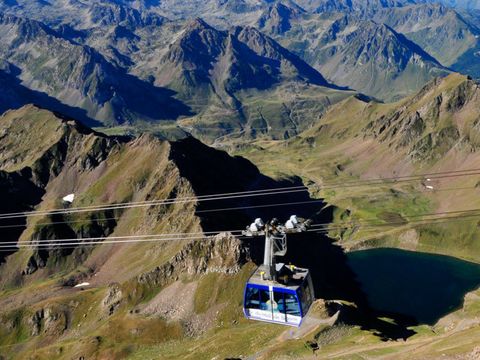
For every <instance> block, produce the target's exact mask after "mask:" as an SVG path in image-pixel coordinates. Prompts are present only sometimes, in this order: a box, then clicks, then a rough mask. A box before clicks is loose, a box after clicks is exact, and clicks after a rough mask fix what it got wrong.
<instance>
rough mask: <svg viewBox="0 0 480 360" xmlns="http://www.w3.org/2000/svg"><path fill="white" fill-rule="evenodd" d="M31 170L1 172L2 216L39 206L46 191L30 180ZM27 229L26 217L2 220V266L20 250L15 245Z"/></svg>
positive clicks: (0, 221)
mask: <svg viewBox="0 0 480 360" xmlns="http://www.w3.org/2000/svg"><path fill="white" fill-rule="evenodd" d="M29 171H30V169H26V170H24V171H22V172H14V173H8V172H5V171H0V199H2V200H1V201H0V216H1V214H5V213H16V212H22V211H28V210H30V209H31V208H32V206H34V205H36V204H38V203H39V202H40V200H41V198H42V196H43V194H44V190H42V189H40V188H39V187H37V186H35V185H34V184H33V183H32V182H31V181H30V180H29V179H30V177H31V174H30V173H29ZM25 228H26V217H24V216H20V217H16V218H12V219H0V246H2V249H1V251H0V264H2V263H3V262H4V261H5V258H6V257H7V256H8V255H10V254H13V253H14V252H16V251H17V250H18V248H17V247H16V245H12V246H10V243H15V244H16V242H17V241H18V238H19V237H20V235H21V234H22V232H23V231H24V230H25Z"/></svg>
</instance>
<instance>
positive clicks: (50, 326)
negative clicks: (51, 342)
mask: <svg viewBox="0 0 480 360" xmlns="http://www.w3.org/2000/svg"><path fill="white" fill-rule="evenodd" d="M69 318H70V315H69V312H68V310H67V309H62V307H60V306H47V307H45V308H41V309H39V310H37V311H36V312H35V313H34V314H33V315H31V316H30V317H27V318H26V320H25V321H26V325H27V327H28V328H29V329H30V335H31V336H38V335H40V334H41V333H44V334H46V335H49V336H59V335H61V334H63V332H65V331H66V330H67V329H68V326H69Z"/></svg>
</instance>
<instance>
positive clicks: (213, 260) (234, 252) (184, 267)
mask: <svg viewBox="0 0 480 360" xmlns="http://www.w3.org/2000/svg"><path fill="white" fill-rule="evenodd" d="M246 259H247V253H246V250H245V248H243V247H242V243H241V241H240V240H239V239H237V238H235V237H234V236H233V235H231V234H226V233H222V234H219V235H217V236H215V237H213V238H209V239H205V240H202V241H195V242H191V243H188V244H187V245H185V247H184V248H183V250H181V251H180V252H179V253H178V254H177V255H175V256H174V257H173V258H172V259H171V260H170V261H169V262H167V263H166V264H164V265H162V266H158V267H157V268H155V269H154V270H152V271H150V272H148V273H145V274H142V275H140V276H139V277H138V278H137V281H138V283H140V284H147V285H149V286H164V285H166V284H167V283H169V282H171V281H174V280H176V279H178V276H179V275H180V274H181V273H188V274H189V275H198V274H206V273H212V272H214V273H224V274H235V273H237V272H238V271H239V270H240V268H241V266H242V265H243V264H244V263H245V262H246Z"/></svg>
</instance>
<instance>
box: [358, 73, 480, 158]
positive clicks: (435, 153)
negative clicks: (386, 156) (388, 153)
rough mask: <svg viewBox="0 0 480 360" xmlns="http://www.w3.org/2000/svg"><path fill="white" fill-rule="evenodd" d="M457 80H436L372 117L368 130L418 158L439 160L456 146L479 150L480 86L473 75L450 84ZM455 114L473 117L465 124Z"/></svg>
mask: <svg viewBox="0 0 480 360" xmlns="http://www.w3.org/2000/svg"><path fill="white" fill-rule="evenodd" d="M455 81H458V80H456V79H455V77H449V78H447V79H446V80H444V81H443V82H442V81H440V80H438V79H436V80H434V81H432V82H431V83H429V84H427V85H426V86H425V87H424V88H423V89H422V90H421V91H420V92H419V93H418V94H417V95H416V96H414V97H412V98H411V99H409V100H408V101H405V102H404V103H403V104H402V106H400V107H398V108H396V109H395V110H393V111H392V112H390V113H388V114H386V115H382V116H381V117H379V118H378V119H375V120H373V121H371V122H370V123H369V124H368V125H367V126H366V127H365V128H364V133H365V134H366V135H367V136H373V137H374V138H376V139H377V140H378V141H380V142H382V143H386V144H388V146H389V147H392V148H394V149H395V150H405V151H406V152H407V153H408V156H409V157H410V158H411V159H412V160H414V161H430V160H438V159H440V158H441V157H443V156H444V155H445V154H446V153H447V152H448V151H450V150H451V149H453V148H454V147H455V146H461V147H466V148H467V149H468V150H471V151H475V150H476V149H477V148H478V140H477V136H476V133H477V130H476V125H477V123H478V122H477V121H476V120H475V119H476V118H478V115H476V114H478V102H479V100H480V92H479V86H478V84H477V83H476V82H475V81H473V80H471V79H464V80H463V81H459V82H458V84H456V85H454V86H451V87H449V86H447V84H448V83H449V82H452V83H453V82H455ZM455 118H465V119H471V120H470V121H468V122H466V123H463V124H462V123H459V122H456V121H453V120H452V119H455ZM472 120H473V121H472Z"/></svg>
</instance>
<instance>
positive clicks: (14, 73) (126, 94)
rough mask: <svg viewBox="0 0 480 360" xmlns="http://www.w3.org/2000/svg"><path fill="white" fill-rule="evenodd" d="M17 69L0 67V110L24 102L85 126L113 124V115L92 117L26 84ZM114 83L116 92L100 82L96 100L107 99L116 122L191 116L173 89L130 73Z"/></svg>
mask: <svg viewBox="0 0 480 360" xmlns="http://www.w3.org/2000/svg"><path fill="white" fill-rule="evenodd" d="M19 75H20V69H18V68H16V67H14V66H13V65H12V66H11V69H10V72H6V71H2V70H0V90H2V91H3V92H4V98H3V99H0V114H1V113H4V112H5V111H6V110H10V109H18V108H20V107H22V106H24V105H27V104H35V105H37V106H39V107H41V108H44V109H48V110H51V111H55V112H58V113H62V114H65V115H66V116H69V117H71V118H72V119H75V120H78V121H81V122H82V123H83V124H85V125H87V126H89V127H99V126H105V124H107V123H110V124H113V122H114V121H113V119H111V120H106V121H105V123H103V122H101V121H99V120H97V119H94V118H92V117H91V116H89V115H88V113H87V111H86V110H85V109H83V108H79V107H75V106H70V105H67V104H65V103H63V102H61V101H60V100H58V99H56V98H54V97H52V96H50V95H48V94H46V93H44V92H41V91H37V90H32V89H29V88H27V87H26V86H24V85H23V84H22V83H21V80H20V79H19V78H18V76H19ZM122 76H123V77H122V78H121V79H117V80H118V81H119V84H118V89H117V90H118V92H119V95H120V96H116V95H117V93H116V92H115V93H114V94H115V95H112V94H110V93H111V92H112V89H111V88H110V87H111V86H110V85H108V84H101V85H103V87H104V89H102V91H101V93H100V95H102V97H103V99H99V100H98V101H99V102H102V101H103V102H104V103H103V104H101V105H105V103H106V102H108V101H109V102H110V103H111V105H112V109H113V111H114V113H116V115H115V121H116V122H117V123H119V124H121V123H123V122H125V121H129V120H130V122H134V120H136V118H137V117H138V118H139V119H142V118H143V119H144V120H151V121H155V120H159V121H160V120H175V119H177V118H179V117H181V116H191V115H193V112H192V111H191V109H190V107H188V106H187V105H185V104H184V103H183V102H181V101H180V100H178V99H175V97H174V96H175V95H176V93H175V92H174V91H173V90H169V89H165V88H159V87H155V86H154V85H152V84H150V83H148V82H146V81H142V80H140V79H138V78H136V77H134V76H132V75H129V74H123V75H122Z"/></svg>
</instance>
